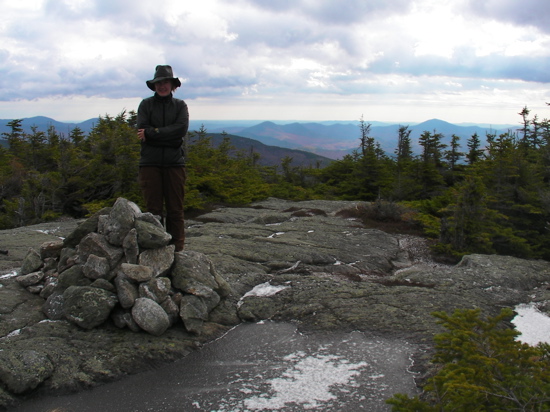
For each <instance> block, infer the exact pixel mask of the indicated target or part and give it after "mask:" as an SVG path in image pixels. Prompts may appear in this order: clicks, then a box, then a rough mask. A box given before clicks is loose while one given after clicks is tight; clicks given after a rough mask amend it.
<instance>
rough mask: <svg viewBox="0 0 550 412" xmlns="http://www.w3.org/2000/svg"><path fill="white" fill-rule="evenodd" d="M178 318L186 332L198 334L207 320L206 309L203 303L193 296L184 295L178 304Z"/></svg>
mask: <svg viewBox="0 0 550 412" xmlns="http://www.w3.org/2000/svg"><path fill="white" fill-rule="evenodd" d="M180 317H181V319H182V320H183V324H184V326H185V329H186V330H187V331H188V332H191V333H195V334H200V333H201V331H202V328H203V324H204V322H205V321H206V320H208V308H207V306H206V304H205V303H204V301H203V300H202V299H201V298H199V297H197V296H193V295H184V296H183V297H182V300H181V304H180Z"/></svg>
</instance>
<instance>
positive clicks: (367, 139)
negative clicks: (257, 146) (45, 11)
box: [0, 107, 550, 260]
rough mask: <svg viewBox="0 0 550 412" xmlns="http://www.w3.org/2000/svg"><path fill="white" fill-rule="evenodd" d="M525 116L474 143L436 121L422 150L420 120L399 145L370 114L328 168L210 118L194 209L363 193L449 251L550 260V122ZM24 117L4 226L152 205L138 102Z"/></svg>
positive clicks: (379, 217)
mask: <svg viewBox="0 0 550 412" xmlns="http://www.w3.org/2000/svg"><path fill="white" fill-rule="evenodd" d="M519 116H520V119H521V123H520V126H519V127H518V129H517V130H510V131H508V132H506V133H502V134H498V135H496V134H487V135H486V136H483V137H482V136H478V135H477V134H474V135H472V136H471V137H470V138H469V139H468V140H467V141H466V142H461V141H460V138H459V137H458V136H456V135H453V136H447V138H450V143H449V144H445V143H444V137H445V136H443V135H442V134H441V133H438V132H437V131H436V130H433V131H424V132H423V133H422V134H421V136H420V138H419V141H418V145H419V146H420V148H421V152H420V153H418V154H415V153H413V150H412V147H413V142H411V138H410V133H411V131H410V129H409V127H408V126H400V127H399V130H398V132H397V135H396V136H395V139H396V145H395V150H394V153H387V152H385V151H384V150H382V149H381V146H380V144H379V142H377V140H376V137H375V136H371V135H370V124H369V123H367V122H365V121H363V120H362V119H361V121H360V123H359V128H358V131H357V136H358V144H357V149H356V150H354V151H353V152H352V153H351V154H349V155H346V156H344V157H343V158H342V159H340V160H336V161H334V162H332V163H331V164H330V165H328V166H326V167H320V166H319V165H310V166H309V167H302V166H300V167H298V166H293V165H292V158H290V157H285V158H283V159H282V160H281V163H280V164H279V165H277V166H261V165H259V162H258V158H259V155H258V154H257V153H254V152H253V151H238V150H236V149H235V148H233V147H232V145H231V141H230V139H229V138H226V139H224V141H223V142H222V144H220V145H217V146H214V145H213V144H212V141H211V138H210V137H209V135H208V131H207V130H205V129H204V128H201V129H200V130H198V131H194V132H190V133H189V136H188V138H187V141H186V158H187V176H188V178H187V183H186V205H185V207H186V212H187V213H188V214H191V215H192V214H193V213H198V212H200V211H202V210H205V209H208V208H209V207H211V206H212V205H226V206H233V205H243V204H248V203H250V202H254V201H257V200H261V199H265V198H267V197H270V196H272V197H278V198H283V199H291V200H307V199H334V200H337V199H342V200H358V201H365V204H364V206H363V207H362V208H358V210H357V216H355V217H358V218H361V219H363V221H364V222H365V223H366V224H369V223H372V224H373V225H384V224H385V225H386V227H388V228H391V227H392V225H393V227H394V230H404V231H406V230H413V231H417V232H421V233H422V234H423V235H424V236H426V237H429V238H430V239H432V243H433V249H434V252H436V253H438V254H440V255H441V256H446V257H451V258H453V259H458V258H459V257H460V256H462V255H464V254H468V253H487V254H493V253H496V254H505V255H511V256H517V257H522V258H536V259H545V260H550V121H549V120H548V119H544V120H540V119H539V118H538V116H537V115H531V113H530V110H529V109H528V108H527V107H525V108H523V109H522V110H521V111H520V113H519ZM21 122H22V120H21V119H15V120H12V121H11V122H10V123H8V126H9V127H10V132H8V133H2V138H4V139H5V140H6V141H7V143H8V144H7V146H6V147H0V230H1V229H9V228H13V227H17V226H23V225H30V224H36V223H40V222H44V221H50V220H55V219H59V218H61V217H63V216H70V217H74V218H82V217H85V216H87V215H90V214H92V213H94V212H96V211H97V210H99V209H101V208H102V207H105V206H111V205H112V204H113V203H114V201H115V200H116V198H118V197H124V198H127V199H129V200H132V201H134V202H136V203H137V204H138V205H139V206H140V207H143V203H142V199H141V193H140V190H139V186H138V183H137V173H138V166H137V165H138V159H139V148H140V146H139V140H138V139H137V138H136V127H135V126H136V113H135V112H129V113H126V112H122V113H120V114H118V115H117V116H115V117H112V116H109V115H105V116H103V117H100V118H99V119H98V122H97V124H95V126H94V128H93V129H92V130H91V131H90V132H89V133H87V134H85V133H84V132H83V131H82V130H80V129H79V128H74V129H73V130H71V131H70V133H69V134H68V136H65V135H62V134H60V133H59V132H58V131H57V130H55V128H53V127H50V128H49V129H48V130H47V131H46V132H43V131H39V130H37V128H33V129H32V131H31V132H30V133H27V132H24V131H23V128H22V127H21ZM447 140H448V139H447ZM482 141H484V142H485V143H482Z"/></svg>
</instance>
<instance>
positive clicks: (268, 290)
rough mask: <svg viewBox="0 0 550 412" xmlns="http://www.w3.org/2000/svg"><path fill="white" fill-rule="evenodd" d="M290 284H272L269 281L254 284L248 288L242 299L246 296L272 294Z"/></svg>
mask: <svg viewBox="0 0 550 412" xmlns="http://www.w3.org/2000/svg"><path fill="white" fill-rule="evenodd" d="M289 287H290V286H273V285H271V284H270V283H269V282H265V283H262V284H260V285H256V286H254V288H252V290H249V291H248V292H246V293H245V294H244V296H243V297H242V298H243V299H244V298H246V297H248V296H260V297H265V296H273V295H274V294H276V293H279V292H280V291H281V290H284V289H287V288H289Z"/></svg>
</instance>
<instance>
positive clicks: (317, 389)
mask: <svg viewBox="0 0 550 412" xmlns="http://www.w3.org/2000/svg"><path fill="white" fill-rule="evenodd" d="M285 360H286V361H289V362H294V365H292V366H290V367H289V368H288V369H286V370H285V371H283V372H282V373H281V375H280V377H277V378H273V379H269V380H267V381H266V384H267V385H268V386H269V390H268V393H263V394H261V395H258V396H252V397H250V398H247V399H244V402H243V403H244V406H245V407H246V408H247V410H253V411H258V410H277V409H284V408H285V407H286V406H288V404H297V405H300V406H301V407H302V408H303V409H317V408H319V407H322V406H323V405H322V403H324V402H328V401H330V400H335V399H337V396H336V395H335V394H334V393H333V391H335V390H340V391H342V390H344V388H345V386H346V385H348V386H349V385H350V384H352V383H353V382H352V380H353V378H354V377H355V376H356V375H359V374H360V373H361V372H360V370H361V369H363V368H365V367H366V366H367V363H366V362H359V363H350V362H349V361H348V360H346V359H344V358H341V357H338V356H335V355H323V354H316V355H314V356H306V354H305V353H303V352H297V353H293V354H290V355H288V356H287V357H286V358H285Z"/></svg>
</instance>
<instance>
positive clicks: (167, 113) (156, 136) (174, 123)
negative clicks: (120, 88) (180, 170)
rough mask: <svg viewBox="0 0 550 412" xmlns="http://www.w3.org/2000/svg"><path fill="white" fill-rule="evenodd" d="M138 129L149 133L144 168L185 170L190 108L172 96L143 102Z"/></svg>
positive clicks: (144, 145)
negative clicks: (186, 136)
mask: <svg viewBox="0 0 550 412" xmlns="http://www.w3.org/2000/svg"><path fill="white" fill-rule="evenodd" d="M137 127H138V129H145V142H142V143H141V157H140V160H139V165H140V166H160V167H172V166H184V165H185V154H184V152H183V139H184V137H185V135H186V134H187V130H188V128H189V110H188V109H187V104H185V102H184V101H183V100H181V99H176V98H175V97H172V95H170V96H168V97H160V96H158V95H157V94H156V93H155V95H154V96H151V97H148V98H146V99H143V100H142V101H141V103H140V104H139V108H138V113H137Z"/></svg>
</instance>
